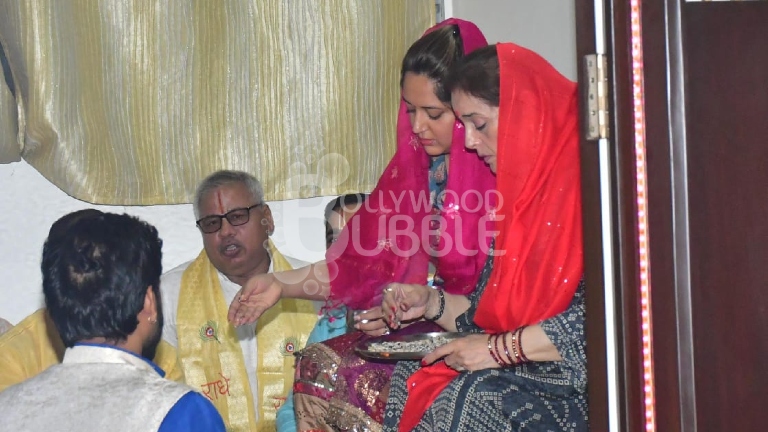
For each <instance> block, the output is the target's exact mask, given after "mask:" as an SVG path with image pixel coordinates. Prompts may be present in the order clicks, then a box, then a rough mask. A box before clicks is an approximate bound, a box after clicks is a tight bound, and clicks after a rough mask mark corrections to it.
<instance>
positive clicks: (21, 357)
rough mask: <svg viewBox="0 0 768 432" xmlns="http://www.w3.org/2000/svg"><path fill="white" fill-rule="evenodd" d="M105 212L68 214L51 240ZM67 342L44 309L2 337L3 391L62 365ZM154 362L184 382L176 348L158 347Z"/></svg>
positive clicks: (54, 227)
mask: <svg viewBox="0 0 768 432" xmlns="http://www.w3.org/2000/svg"><path fill="white" fill-rule="evenodd" d="M101 214H102V212H100V211H99V210H95V209H84V210H78V211H74V212H72V213H69V214H67V215H65V216H63V217H61V218H60V219H59V220H57V221H56V222H54V224H53V225H51V229H50V232H49V233H48V240H49V241H53V239H55V238H56V237H58V236H61V235H64V234H67V233H68V232H69V227H70V225H72V224H74V223H75V222H77V221H78V220H80V219H81V218H84V217H91V216H98V215H101ZM64 349H65V348H64V343H63V342H62V341H61V337H60V336H59V333H58V332H57V331H56V326H55V325H54V324H53V322H52V321H51V317H50V316H49V315H48V311H46V310H45V308H41V309H38V310H37V311H35V312H34V313H32V314H31V315H28V316H27V317H26V318H24V319H23V320H21V322H19V323H18V324H16V325H15V326H13V327H12V328H11V329H10V330H8V331H7V332H6V333H4V334H2V335H0V365H2V367H0V392H1V391H3V390H5V389H6V388H8V387H10V386H12V385H14V384H18V383H20V382H22V381H24V380H26V379H29V378H32V377H33V376H35V375H37V374H39V373H40V372H42V371H44V370H46V369H48V368H49V367H51V366H53V365H55V364H58V363H61V360H62V358H64ZM153 361H154V363H155V364H157V365H158V366H160V368H161V369H162V370H164V371H165V372H166V376H165V377H166V378H168V379H170V380H173V381H182V380H183V378H184V377H183V376H182V375H181V370H180V368H179V366H178V363H177V358H176V349H175V348H174V347H172V346H170V345H169V344H168V343H167V342H165V341H162V342H160V344H159V345H158V346H157V349H156V352H155V358H154V359H153Z"/></svg>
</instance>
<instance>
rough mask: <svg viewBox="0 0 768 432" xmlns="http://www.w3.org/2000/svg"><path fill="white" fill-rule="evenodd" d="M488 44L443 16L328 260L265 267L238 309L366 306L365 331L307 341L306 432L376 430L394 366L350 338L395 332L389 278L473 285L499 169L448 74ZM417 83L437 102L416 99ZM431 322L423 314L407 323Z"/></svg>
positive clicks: (410, 61)
mask: <svg viewBox="0 0 768 432" xmlns="http://www.w3.org/2000/svg"><path fill="white" fill-rule="evenodd" d="M482 46H486V40H485V37H484V36H483V34H482V33H481V32H480V30H479V29H478V28H477V27H476V26H475V25H474V24H472V23H470V22H467V21H463V20H458V19H450V20H446V21H443V22H441V23H440V24H438V25H436V26H435V27H433V28H432V29H430V30H428V31H427V32H426V33H425V35H424V36H423V37H422V38H420V39H419V41H417V42H416V43H414V45H413V46H412V47H411V48H410V49H409V51H408V53H407V54H406V56H405V58H404V60H403V67H402V71H401V87H402V94H403V101H402V103H401V106H400V110H399V113H398V121H397V137H398V146H397V150H396V153H395V155H394V157H393V158H392V160H391V161H390V163H389V165H388V166H387V168H386V169H385V171H384V173H383V174H382V176H381V178H380V180H379V182H378V184H377V186H376V188H375V189H374V191H373V192H372V193H371V195H370V196H369V198H368V200H367V201H366V204H365V205H363V206H361V207H360V209H359V210H358V211H357V213H356V214H355V215H354V216H353V217H352V218H351V219H350V220H349V222H348V223H347V225H346V226H345V228H344V230H343V231H342V233H341V235H340V236H339V239H338V241H337V242H336V243H334V245H333V246H331V248H330V249H329V251H328V253H327V254H326V260H325V261H323V262H320V263H316V264H313V265H312V266H311V267H310V268H309V271H307V269H306V268H305V269H298V270H294V271H292V272H283V273H282V274H274V275H261V276H257V277H256V278H255V279H253V280H251V281H249V282H248V284H246V286H245V288H244V292H243V294H242V296H241V298H240V301H239V302H235V304H233V305H232V307H231V308H230V320H233V321H234V322H235V323H244V322H248V321H252V320H253V319H256V318H258V316H259V315H261V313H262V312H263V310H265V309H266V308H268V307H271V306H272V305H274V303H275V302H276V301H277V300H278V298H280V297H294V298H296V297H298V298H306V299H314V300H320V299H322V300H324V299H326V296H327V297H328V301H329V307H330V308H336V307H339V306H344V307H347V308H349V309H351V310H364V312H362V313H360V314H359V315H358V316H357V328H358V329H360V330H363V331H364V332H359V331H358V332H352V333H349V334H347V335H344V336H340V337H337V338H333V339H330V340H328V341H326V342H323V343H318V344H314V345H311V346H309V347H307V348H306V349H305V350H303V351H302V353H301V357H300V361H299V364H298V365H297V371H296V382H295V384H294V392H295V394H294V402H295V411H296V417H297V425H298V429H299V430H312V429H323V430H326V429H339V430H378V429H380V423H381V421H382V418H381V416H382V414H383V409H384V406H385V403H386V398H387V394H388V386H389V379H390V376H391V374H392V371H393V370H394V365H393V364H390V363H374V362H367V361H365V360H363V359H361V358H360V357H358V356H357V354H356V353H355V351H354V348H355V346H356V345H357V344H358V343H360V342H361V341H363V340H364V339H365V338H368V337H371V336H380V335H381V334H383V333H384V332H385V331H388V328H387V326H386V325H385V323H384V321H383V320H382V319H381V318H382V315H381V313H380V308H379V305H380V304H381V299H382V291H383V288H384V287H386V286H387V285H388V284H390V283H392V282H402V283H414V284H422V285H426V283H427V278H428V273H429V268H428V267H429V264H430V263H432V264H433V265H434V267H435V269H436V276H435V280H436V281H437V282H436V283H439V284H440V285H441V286H442V287H443V289H444V290H446V291H447V292H451V293H456V294H468V293H470V292H472V291H473V290H474V289H475V286H476V284H477V278H478V275H479V273H480V270H481V269H482V267H483V265H484V263H485V261H486V257H487V253H488V249H489V247H490V234H487V233H490V228H491V227H492V223H491V222H490V218H489V212H491V210H492V206H491V205H489V204H488V201H489V200H492V199H493V198H495V196H496V194H494V193H492V192H494V191H493V188H494V186H495V179H494V178H493V175H492V174H491V173H490V172H489V171H488V168H487V167H486V166H485V164H484V163H483V162H482V161H480V160H479V159H477V157H476V156H475V155H474V153H473V152H471V151H467V150H466V149H465V148H464V146H463V145H462V144H463V142H464V128H463V126H462V125H461V122H459V121H458V120H456V119H455V117H454V114H453V110H452V109H451V107H450V92H448V91H447V90H446V89H445V88H444V87H443V82H444V81H445V80H446V79H447V75H448V71H449V69H450V67H451V66H452V64H453V63H454V62H455V61H456V60H458V58H460V57H461V56H463V55H464V54H466V53H469V52H471V51H473V50H475V49H477V48H480V47H482ZM414 87H415V88H416V91H415V92H414V93H417V94H415V95H413V96H412V95H411V94H409V93H410V92H411V91H410V90H411V89H414ZM419 87H420V88H419ZM419 93H421V94H422V95H423V94H424V93H426V94H427V99H430V100H432V101H433V102H429V103H426V104H425V103H422V102H421V101H417V98H418V99H421V96H419V95H418V94H419ZM409 98H410V100H409ZM443 129H444V130H445V131H444V132H446V133H443V132H441V131H442V130H443ZM438 135H445V137H444V138H442V139H441V138H440V136H438ZM441 148H442V149H441ZM398 231H399V233H398ZM324 280H327V281H329V282H324ZM328 285H330V287H329V288H330V290H329V291H330V292H329V293H328V291H327V288H328ZM435 329H437V327H436V325H434V324H432V323H427V322H420V323H415V324H413V325H411V326H409V327H408V328H407V329H405V330H403V331H406V332H422V331H433V330H435Z"/></svg>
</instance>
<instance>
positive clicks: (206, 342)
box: [176, 241, 317, 431]
mask: <svg viewBox="0 0 768 432" xmlns="http://www.w3.org/2000/svg"><path fill="white" fill-rule="evenodd" d="M269 251H270V254H271V256H272V263H273V270H274V271H283V270H290V269H291V266H290V264H289V263H288V261H286V259H285V258H284V257H283V256H282V255H281V254H280V252H279V251H277V249H276V248H275V247H274V245H273V244H272V242H271V241H270V242H269ZM228 306H229V305H227V304H226V302H225V299H224V295H223V294H222V289H221V285H220V284H219V275H218V272H217V270H216V268H214V266H213V264H211V262H210V260H209V259H208V256H207V255H206V253H205V251H202V252H201V253H200V255H199V256H198V257H197V258H196V259H195V261H193V262H192V264H190V266H189V267H188V268H187V269H186V270H185V271H184V274H183V275H182V279H181V291H180V293H179V305H178V314H177V322H176V325H177V333H178V341H179V347H178V350H179V359H180V362H181V367H182V369H183V371H184V376H185V378H186V382H187V384H189V385H190V386H192V387H193V388H194V389H196V390H198V391H201V392H202V393H203V394H204V395H205V396H206V397H208V398H209V399H210V400H211V402H213V404H214V405H215V406H216V408H217V409H218V411H219V413H220V414H221V416H222V417H223V418H224V422H225V423H226V424H227V430H232V431H267V430H275V417H276V413H277V409H278V408H279V407H280V405H282V403H283V402H284V401H285V396H286V394H287V393H288V390H289V389H290V388H291V386H292V384H293V375H294V369H293V368H294V358H293V353H294V352H296V351H298V350H299V349H300V347H301V346H303V345H304V343H306V341H307V337H308V335H309V332H310V331H311V330H312V327H313V326H314V325H315V322H316V321H317V313H316V312H315V308H314V307H313V305H312V302H310V301H306V300H294V299H283V300H280V301H279V302H278V303H277V304H276V305H275V306H274V307H272V308H270V309H269V310H268V311H267V312H265V313H264V315H262V316H261V318H259V321H258V323H257V326H256V344H257V347H258V367H257V370H256V376H257V378H258V386H259V389H258V393H257V394H258V395H259V397H260V400H259V401H258V406H259V413H258V421H257V420H256V416H255V415H254V414H255V413H254V412H253V406H254V405H253V400H252V392H251V388H250V384H249V382H248V375H247V373H246V369H245V364H244V363H245V362H244V360H243V353H242V350H241V348H240V344H239V341H238V338H237V335H236V332H235V327H234V326H233V325H231V324H230V323H229V322H228V321H227V309H228Z"/></svg>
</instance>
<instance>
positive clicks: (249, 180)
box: [192, 170, 264, 220]
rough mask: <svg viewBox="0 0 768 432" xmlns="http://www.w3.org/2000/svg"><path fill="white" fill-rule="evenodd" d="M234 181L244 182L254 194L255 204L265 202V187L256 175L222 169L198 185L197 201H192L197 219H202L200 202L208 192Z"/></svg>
mask: <svg viewBox="0 0 768 432" xmlns="http://www.w3.org/2000/svg"><path fill="white" fill-rule="evenodd" d="M233 183H241V184H244V185H245V186H246V187H247V188H248V191H249V192H250V193H251V195H252V196H253V199H254V200H255V202H254V203H253V204H260V203H263V202H264V189H263V188H262V187H261V182H259V180H258V179H256V177H254V176H252V175H250V174H248V173H247V172H243V171H231V170H221V171H216V172H215V173H213V174H211V175H209V176H208V177H206V178H205V179H204V180H203V181H202V182H201V183H200V185H198V186H197V191H196V192H195V201H194V202H193V203H192V208H193V209H194V211H195V220H197V219H200V204H201V201H202V198H203V197H204V196H205V195H206V194H207V193H208V192H211V191H213V190H215V189H218V188H220V187H221V186H226V185H230V184H233Z"/></svg>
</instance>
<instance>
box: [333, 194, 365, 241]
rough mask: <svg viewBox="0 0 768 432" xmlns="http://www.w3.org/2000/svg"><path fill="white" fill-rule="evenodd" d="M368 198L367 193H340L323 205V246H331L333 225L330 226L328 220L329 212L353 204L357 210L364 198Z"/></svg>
mask: <svg viewBox="0 0 768 432" xmlns="http://www.w3.org/2000/svg"><path fill="white" fill-rule="evenodd" d="M366 199H368V194H363V193H352V194H346V195H340V196H338V197H337V198H336V199H334V200H333V201H330V202H329V203H328V204H327V205H326V206H325V247H326V249H327V248H329V247H331V244H333V240H334V238H333V235H334V232H333V227H332V226H331V223H330V222H329V220H330V219H331V213H333V212H338V211H339V210H341V209H342V208H346V207H352V206H355V207H356V209H355V211H357V210H358V209H359V208H360V206H362V205H363V203H365V200H366Z"/></svg>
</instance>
